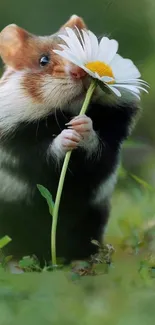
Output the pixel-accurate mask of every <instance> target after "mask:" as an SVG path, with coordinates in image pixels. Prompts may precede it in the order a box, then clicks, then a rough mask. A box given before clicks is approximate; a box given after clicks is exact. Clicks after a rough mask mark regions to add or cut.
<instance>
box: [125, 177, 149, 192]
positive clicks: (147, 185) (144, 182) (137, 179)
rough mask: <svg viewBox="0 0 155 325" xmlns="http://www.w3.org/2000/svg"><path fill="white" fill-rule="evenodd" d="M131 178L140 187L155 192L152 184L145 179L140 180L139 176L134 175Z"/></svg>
mask: <svg viewBox="0 0 155 325" xmlns="http://www.w3.org/2000/svg"><path fill="white" fill-rule="evenodd" d="M130 176H131V177H132V178H133V179H134V180H135V181H136V182H137V183H139V184H140V185H142V186H143V187H144V188H147V189H148V190H149V191H154V190H155V189H154V187H153V186H151V185H150V184H148V183H147V182H146V181H144V180H143V179H141V178H139V177H138V176H136V175H134V174H130Z"/></svg>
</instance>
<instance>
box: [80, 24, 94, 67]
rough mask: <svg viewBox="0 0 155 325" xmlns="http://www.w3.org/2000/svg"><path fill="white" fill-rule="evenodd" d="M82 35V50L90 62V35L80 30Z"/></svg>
mask: <svg viewBox="0 0 155 325" xmlns="http://www.w3.org/2000/svg"><path fill="white" fill-rule="evenodd" d="M82 35H83V39H84V51H85V52H86V57H87V62H90V61H91V52H92V47H91V41H90V37H89V35H88V33H87V32H86V31H85V30H82Z"/></svg>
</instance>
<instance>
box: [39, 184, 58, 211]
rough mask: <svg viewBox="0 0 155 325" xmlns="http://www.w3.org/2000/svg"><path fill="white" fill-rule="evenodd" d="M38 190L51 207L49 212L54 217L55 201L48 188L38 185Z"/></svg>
mask: <svg viewBox="0 0 155 325" xmlns="http://www.w3.org/2000/svg"><path fill="white" fill-rule="evenodd" d="M37 188H38V190H39V192H40V193H41V195H42V196H43V197H44V198H45V199H46V201H47V204H48V206H49V212H50V214H51V215H53V209H54V201H53V198H52V194H51V193H50V192H49V190H48V189H47V188H46V187H44V186H42V185H40V184H37Z"/></svg>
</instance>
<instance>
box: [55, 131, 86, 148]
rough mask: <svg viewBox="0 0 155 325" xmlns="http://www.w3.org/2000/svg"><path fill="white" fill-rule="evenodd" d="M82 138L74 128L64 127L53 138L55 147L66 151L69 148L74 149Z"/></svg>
mask: <svg viewBox="0 0 155 325" xmlns="http://www.w3.org/2000/svg"><path fill="white" fill-rule="evenodd" d="M81 140H82V137H81V135H80V134H79V133H78V132H76V131H75V130H71V129H65V130H63V131H62V132H61V133H60V134H59V135H58V136H57V137H56V138H55V140H54V146H55V149H57V150H58V151H59V152H62V153H64V152H65V153H66V152H67V151H69V150H73V149H76V148H77V147H78V144H79V143H80V141H81Z"/></svg>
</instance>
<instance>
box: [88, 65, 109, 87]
mask: <svg viewBox="0 0 155 325" xmlns="http://www.w3.org/2000/svg"><path fill="white" fill-rule="evenodd" d="M85 67H86V68H87V69H89V70H90V71H92V72H97V73H98V75H99V76H100V77H104V76H106V77H111V78H114V75H113V72H112V69H111V67H110V66H109V65H108V64H106V63H103V62H100V61H95V62H89V63H86V64H85ZM108 83H113V81H110V82H108Z"/></svg>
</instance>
